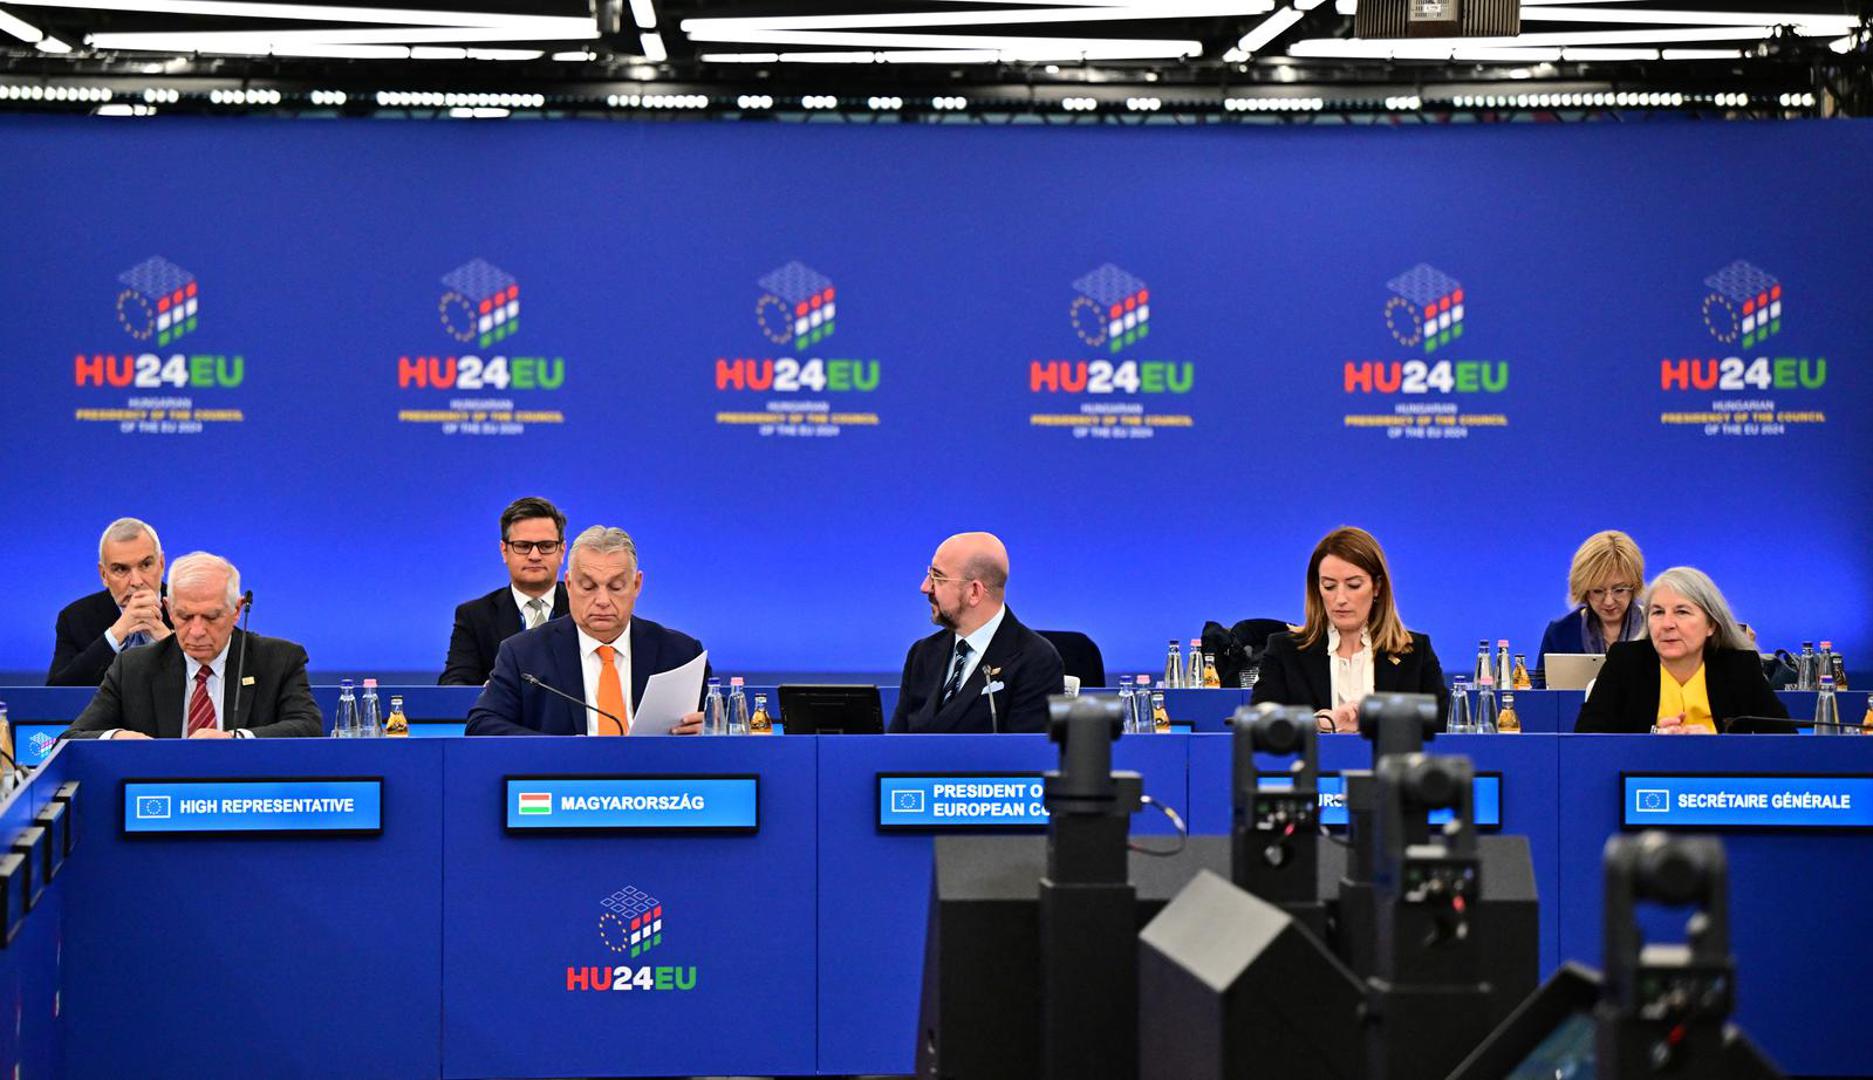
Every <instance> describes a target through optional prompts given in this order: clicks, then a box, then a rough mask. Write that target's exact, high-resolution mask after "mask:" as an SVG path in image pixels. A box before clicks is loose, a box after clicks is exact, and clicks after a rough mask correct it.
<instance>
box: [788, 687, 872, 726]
mask: <svg viewBox="0 0 1873 1080" xmlns="http://www.w3.org/2000/svg"><path fill="white" fill-rule="evenodd" d="M779 693H780V722H781V724H782V725H783V728H784V730H785V732H786V733H787V734H789V735H882V734H884V705H883V703H882V701H881V700H880V698H879V696H878V688H877V687H876V686H848V685H837V684H823V685H813V684H807V683H793V684H785V683H783V684H782V685H781V687H780V691H779Z"/></svg>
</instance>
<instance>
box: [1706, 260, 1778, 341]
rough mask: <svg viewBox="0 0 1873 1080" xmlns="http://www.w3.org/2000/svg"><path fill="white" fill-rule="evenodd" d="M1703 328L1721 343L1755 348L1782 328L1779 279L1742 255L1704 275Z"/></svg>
mask: <svg viewBox="0 0 1873 1080" xmlns="http://www.w3.org/2000/svg"><path fill="white" fill-rule="evenodd" d="M1704 285H1705V287H1706V288H1708V289H1709V290H1710V292H1708V293H1706V294H1705V296H1704V303H1703V314H1704V328H1705V329H1706V330H1709V331H1710V336H1711V337H1714V338H1716V339H1717V340H1718V341H1719V342H1721V343H1723V344H1725V345H1735V344H1736V343H1737V341H1738V340H1739V339H1740V340H1741V341H1742V343H1743V347H1744V348H1745V349H1752V348H1755V347H1756V346H1757V345H1759V344H1761V343H1762V342H1764V341H1766V340H1768V339H1769V337H1770V336H1771V335H1774V334H1779V333H1781V332H1782V283H1781V282H1780V281H1778V280H1776V277H1775V275H1774V274H1771V273H1769V272H1768V271H1766V270H1764V269H1762V268H1761V267H1758V266H1751V265H1750V264H1749V263H1747V262H1744V261H1743V260H1742V259H1738V260H1737V261H1735V262H1733V263H1731V264H1730V265H1729V266H1726V267H1724V268H1723V269H1722V270H1719V271H1717V272H1716V273H1714V274H1712V275H1710V276H1709V277H1707V278H1705V279H1704Z"/></svg>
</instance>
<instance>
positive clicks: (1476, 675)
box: [1470, 638, 1491, 683]
mask: <svg viewBox="0 0 1873 1080" xmlns="http://www.w3.org/2000/svg"><path fill="white" fill-rule="evenodd" d="M1490 673H1491V671H1490V666H1489V639H1488V638H1484V639H1482V640H1481V641H1478V642H1477V643H1476V670H1474V671H1472V672H1470V681H1471V682H1473V683H1481V682H1482V681H1483V676H1485V675H1488V674H1490Z"/></svg>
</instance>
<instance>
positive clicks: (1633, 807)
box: [1620, 773, 1873, 829]
mask: <svg viewBox="0 0 1873 1080" xmlns="http://www.w3.org/2000/svg"><path fill="white" fill-rule="evenodd" d="M1620 787H1621V789H1622V790H1621V797H1620V822H1621V824H1624V825H1626V826H1627V827H1629V828H1637V829H1873V777H1869V776H1864V775H1863V776H1815V775H1799V774H1779V775H1764V774H1761V773H1757V774H1752V775H1735V774H1709V773H1706V774H1689V775H1685V774H1663V773H1621V774H1620Z"/></svg>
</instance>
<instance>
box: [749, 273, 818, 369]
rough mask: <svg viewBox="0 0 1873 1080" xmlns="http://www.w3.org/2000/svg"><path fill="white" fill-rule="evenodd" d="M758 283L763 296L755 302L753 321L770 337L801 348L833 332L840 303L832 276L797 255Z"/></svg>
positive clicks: (777, 343)
mask: <svg viewBox="0 0 1873 1080" xmlns="http://www.w3.org/2000/svg"><path fill="white" fill-rule="evenodd" d="M755 284H757V285H759V286H760V287H761V298H760V299H759V300H756V301H755V302H754V321H755V322H756V323H758V324H760V327H761V333H762V334H764V335H766V337H767V339H768V340H769V341H771V342H773V343H774V344H776V345H786V344H788V343H790V342H791V343H792V344H793V348H794V351H795V352H799V351H800V350H802V349H805V348H806V347H807V346H809V345H815V344H818V343H819V342H821V341H824V340H826V339H827V338H829V337H831V336H832V330H833V315H834V314H835V313H836V312H837V310H838V305H837V304H835V303H834V302H833V301H834V290H833V287H832V279H831V278H828V277H827V276H826V275H825V274H822V273H820V272H819V271H817V270H815V269H813V268H812V267H810V266H808V265H807V264H805V263H803V262H801V261H799V260H798V259H795V260H794V261H793V262H790V263H788V264H787V265H785V266H781V267H777V268H776V269H775V270H774V271H773V272H772V273H770V274H768V275H767V276H766V277H763V278H761V279H760V280H759V281H757V282H755Z"/></svg>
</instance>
